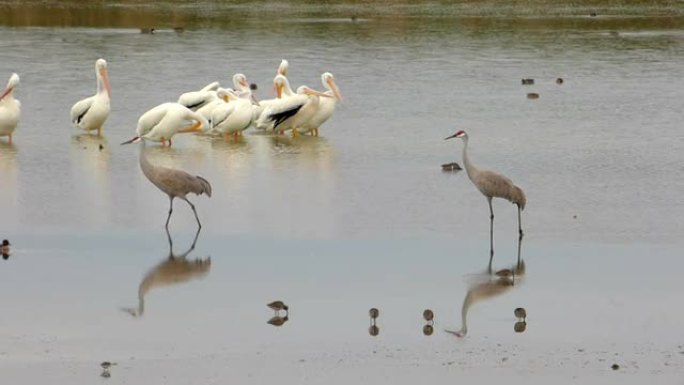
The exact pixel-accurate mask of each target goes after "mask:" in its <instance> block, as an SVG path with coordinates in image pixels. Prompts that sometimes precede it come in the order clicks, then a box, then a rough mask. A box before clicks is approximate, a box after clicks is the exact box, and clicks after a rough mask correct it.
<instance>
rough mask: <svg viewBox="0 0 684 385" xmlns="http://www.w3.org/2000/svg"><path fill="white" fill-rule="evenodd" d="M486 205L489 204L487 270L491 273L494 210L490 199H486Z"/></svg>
mask: <svg viewBox="0 0 684 385" xmlns="http://www.w3.org/2000/svg"><path fill="white" fill-rule="evenodd" d="M487 203H489V270H490V271H491V269H492V260H493V259H494V209H493V208H492V198H491V197H487Z"/></svg>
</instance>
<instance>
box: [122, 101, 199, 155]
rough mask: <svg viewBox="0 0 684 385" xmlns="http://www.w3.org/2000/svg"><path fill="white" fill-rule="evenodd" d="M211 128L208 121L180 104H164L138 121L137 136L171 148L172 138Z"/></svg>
mask: <svg viewBox="0 0 684 385" xmlns="http://www.w3.org/2000/svg"><path fill="white" fill-rule="evenodd" d="M202 127H209V123H208V122H207V120H206V119H205V118H204V117H203V116H202V115H200V114H198V113H197V112H195V111H192V110H190V109H188V108H187V107H185V106H183V105H180V104H178V103H162V104H160V105H158V106H156V107H154V108H152V109H151V110H149V111H147V112H145V113H144V114H142V115H141V116H140V119H138V127H137V128H136V132H137V134H138V135H137V136H136V137H134V138H133V139H131V141H134V140H135V139H137V138H145V139H148V140H151V141H155V142H161V144H162V146H164V145H166V142H168V143H169V146H171V138H172V137H173V136H174V135H176V134H180V133H188V132H196V131H201V129H202Z"/></svg>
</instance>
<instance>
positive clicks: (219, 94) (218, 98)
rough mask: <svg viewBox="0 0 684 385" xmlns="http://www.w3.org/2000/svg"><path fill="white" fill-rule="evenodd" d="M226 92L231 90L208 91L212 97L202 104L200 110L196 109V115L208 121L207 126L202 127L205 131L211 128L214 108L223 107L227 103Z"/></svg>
mask: <svg viewBox="0 0 684 385" xmlns="http://www.w3.org/2000/svg"><path fill="white" fill-rule="evenodd" d="M228 91H231V92H232V90H231V89H230V88H219V89H218V90H217V91H210V92H211V93H212V94H213V96H212V97H211V98H210V101H209V102H208V103H206V104H204V105H203V106H202V107H201V108H199V109H197V111H196V112H197V113H198V114H200V115H202V116H203V117H204V119H206V120H207V121H209V126H207V127H204V128H205V129H207V130H208V129H210V128H211V114H212V112H213V111H214V108H216V107H218V106H221V105H224V104H226V103H227V102H228V94H227V93H228Z"/></svg>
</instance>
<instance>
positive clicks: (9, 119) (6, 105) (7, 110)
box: [0, 74, 21, 144]
mask: <svg viewBox="0 0 684 385" xmlns="http://www.w3.org/2000/svg"><path fill="white" fill-rule="evenodd" d="M18 85H19V75H17V74H12V76H10V78H9V81H8V82H7V87H5V89H4V90H2V92H0V136H8V137H9V144H12V134H13V133H14V129H15V128H17V123H19V116H20V115H21V103H19V101H18V100H17V99H15V98H14V95H13V93H14V89H15V88H16V87H17V86H18Z"/></svg>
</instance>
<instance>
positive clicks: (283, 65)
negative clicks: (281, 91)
mask: <svg viewBox="0 0 684 385" xmlns="http://www.w3.org/2000/svg"><path fill="white" fill-rule="evenodd" d="M288 68H290V63H288V62H287V60H285V59H283V60H281V61H280V65H279V66H278V70H277V71H276V75H283V76H287V70H288Z"/></svg>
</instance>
